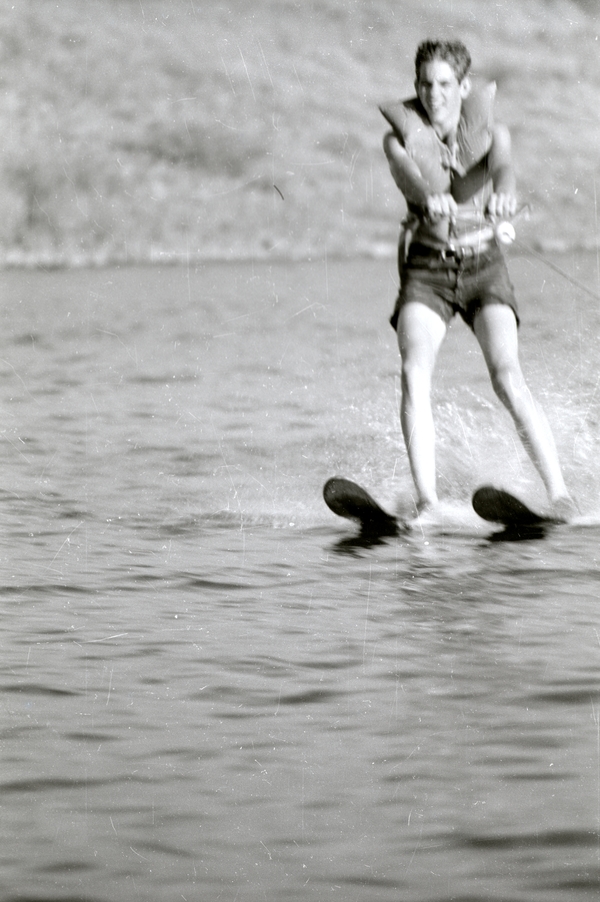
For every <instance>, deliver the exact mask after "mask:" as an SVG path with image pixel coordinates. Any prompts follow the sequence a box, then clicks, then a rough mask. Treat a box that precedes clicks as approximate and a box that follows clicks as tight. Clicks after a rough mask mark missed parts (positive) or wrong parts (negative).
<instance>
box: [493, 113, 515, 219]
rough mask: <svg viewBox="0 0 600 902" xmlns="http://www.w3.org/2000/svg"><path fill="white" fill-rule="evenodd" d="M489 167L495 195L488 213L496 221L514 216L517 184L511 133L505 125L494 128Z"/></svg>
mask: <svg viewBox="0 0 600 902" xmlns="http://www.w3.org/2000/svg"><path fill="white" fill-rule="evenodd" d="M488 166H489V173H490V176H491V178H492V185H493V194H492V196H491V197H490V199H489V201H488V205H487V212H488V213H489V215H490V216H493V217H495V218H496V219H502V218H508V217H510V216H514V215H515V213H516V211H517V182H516V178H515V172H514V169H513V164H512V153H511V142H510V132H509V130H508V129H507V128H506V126H505V125H496V126H495V127H494V133H493V140H492V147H491V149H490V152H489V154H488Z"/></svg>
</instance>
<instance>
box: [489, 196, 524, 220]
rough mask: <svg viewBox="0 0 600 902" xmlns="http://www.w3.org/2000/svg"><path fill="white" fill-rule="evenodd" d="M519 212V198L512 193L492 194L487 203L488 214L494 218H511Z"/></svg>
mask: <svg viewBox="0 0 600 902" xmlns="http://www.w3.org/2000/svg"><path fill="white" fill-rule="evenodd" d="M516 212H517V198H516V197H515V195H514V194H512V193H504V192H499V193H498V194H492V196H491V197H490V199H489V201H488V205H487V214H488V216H490V217H491V218H492V219H510V218H511V216H514V215H515V213H516Z"/></svg>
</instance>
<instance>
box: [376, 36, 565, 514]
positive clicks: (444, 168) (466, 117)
mask: <svg viewBox="0 0 600 902" xmlns="http://www.w3.org/2000/svg"><path fill="white" fill-rule="evenodd" d="M470 65H471V58H470V55H469V52H468V50H467V48H466V47H465V46H464V44H463V43H462V42H460V41H425V42H423V43H422V44H420V45H419V48H418V50H417V54H416V58H415V70H416V80H415V88H416V92H417V97H416V98H414V99H413V100H409V101H403V102H400V103H394V104H389V105H387V106H382V107H381V111H382V113H383V115H384V116H385V117H386V119H387V120H388V122H389V123H390V125H391V126H392V130H391V131H390V132H388V133H387V134H386V136H385V138H384V150H385V153H386V156H387V159H388V163H389V166H390V170H391V173H392V176H393V178H394V181H395V183H396V185H397V186H398V188H399V189H400V191H401V192H402V194H403V195H404V197H405V199H406V202H407V206H408V217H407V220H406V223H405V230H404V233H403V235H402V236H401V246H400V253H399V258H400V291H399V294H398V299H397V301H396V307H395V309H394V313H393V316H392V318H391V323H392V326H393V327H394V328H395V329H396V331H397V335H398V346H399V348H400V354H401V357H402V401H401V411H400V415H401V423H402V432H403V435H404V441H405V444H406V449H407V452H408V458H409V462H410V468H411V472H412V476H413V480H414V483H415V487H416V490H417V499H416V506H417V511H418V513H419V514H422V513H423V512H424V511H426V510H428V509H432V508H435V506H436V505H437V504H438V496H437V491H436V471H435V430H434V423H433V415H432V410H431V399H430V390H431V378H432V374H433V370H434V366H435V362H436V358H437V355H438V351H439V349H440V347H441V345H442V342H443V340H444V337H445V335H446V330H447V327H448V323H449V322H450V320H451V319H452V317H453V316H454V315H455V313H458V314H460V316H461V317H462V318H463V319H464V321H465V322H466V323H467V324H468V325H469V326H470V327H471V328H472V330H473V332H474V333H475V336H476V338H477V340H478V342H479V345H480V347H481V350H482V352H483V356H484V359H485V362H486V364H487V367H488V370H489V374H490V378H491V381H492V385H493V387H494V390H495V392H496V394H497V396H498V397H499V399H500V400H501V401H502V403H503V404H504V405H505V406H506V408H507V409H508V411H509V413H510V414H511V416H512V418H513V420H514V422H515V426H516V428H517V432H518V434H519V436H520V438H521V441H522V442H523V445H524V447H525V449H526V450H527V452H528V454H529V456H530V458H531V460H532V461H533V463H534V465H535V467H536V468H537V470H538V472H539V474H540V476H541V478H542V480H543V482H544V485H545V487H546V490H547V492H548V496H549V499H550V502H551V505H552V513H553V515H554V516H557V517H564V518H567V517H569V516H570V515H571V514H572V513H573V512H574V510H575V506H574V504H573V501H572V500H571V498H570V496H569V493H568V491H567V488H566V486H565V482H564V479H563V475H562V472H561V468H560V464H559V461H558V455H557V451H556V447H555V444H554V439H553V437H552V433H551V431H550V427H549V425H548V421H547V420H546V417H545V415H544V413H543V411H542V410H541V409H540V408H539V406H538V405H537V403H536V401H535V400H534V398H533V397H532V395H531V393H530V391H529V389H528V387H527V385H526V383H525V379H524V377H523V373H522V371H521V366H520V363H519V357H518V334H517V328H518V322H519V321H518V313H517V305H516V300H515V297H514V291H513V287H512V284H511V282H510V278H509V275H508V271H507V268H506V263H505V260H504V255H503V253H502V251H501V249H500V247H499V244H498V242H497V241H496V240H495V236H494V233H493V229H491V228H490V220H491V221H494V220H500V219H505V218H509V217H511V216H513V215H514V214H515V212H516V209H517V199H516V181H515V176H514V171H513V166H512V158H511V145H510V134H509V132H508V129H507V128H506V127H505V126H503V125H500V124H496V123H494V122H493V117H492V113H493V100H494V93H495V85H489V84H488V85H485V86H484V87H478V88H475V87H474V86H472V84H471V80H470V78H469V74H468V73H469V69H470ZM465 208H466V209H468V210H469V211H470V213H471V217H473V215H475V217H476V218H477V216H478V217H479V219H478V222H479V228H476V229H475V231H473V225H471V229H470V232H469V233H468V234H466V233H464V230H463V233H462V234H461V229H460V227H459V222H460V219H461V215H460V214H461V213H462V212H463V211H464V210H465Z"/></svg>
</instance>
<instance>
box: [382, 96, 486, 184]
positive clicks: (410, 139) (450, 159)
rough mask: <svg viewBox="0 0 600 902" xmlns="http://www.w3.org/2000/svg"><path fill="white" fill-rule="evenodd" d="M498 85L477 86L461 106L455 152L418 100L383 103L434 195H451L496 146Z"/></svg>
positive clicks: (388, 117) (393, 126) (389, 119)
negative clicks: (456, 181) (458, 180)
mask: <svg viewBox="0 0 600 902" xmlns="http://www.w3.org/2000/svg"><path fill="white" fill-rule="evenodd" d="M495 94H496V85H495V83H494V82H490V83H488V84H485V85H477V86H476V85H473V87H472V88H471V91H470V92H469V94H468V95H467V97H465V98H464V100H463V101H462V105H461V113H460V120H459V123H458V129H457V134H456V145H455V147H454V152H453V151H452V150H451V149H450V147H449V146H448V145H447V144H445V143H444V142H443V141H441V140H440V138H438V136H437V134H436V133H435V131H434V129H433V126H432V125H431V123H430V121H429V118H428V116H427V113H426V112H425V110H424V108H423V106H422V105H421V102H420V100H419V99H418V98H416V97H415V98H412V99H411V100H401V101H396V102H393V103H389V104H382V105H381V106H380V107H379V109H380V110H381V112H382V114H383V115H384V116H385V118H386V119H387V121H388V122H389V124H390V125H391V126H392V129H393V130H394V133H395V135H396V137H397V138H398V140H399V141H400V143H401V144H402V145H403V147H404V148H405V149H406V152H407V153H408V155H409V156H410V157H411V158H412V159H413V160H414V161H415V163H416V164H417V166H418V167H419V171H420V172H421V175H422V176H423V178H424V179H425V181H426V182H427V185H428V186H429V189H430V191H431V193H432V194H441V193H448V192H451V190H452V183H453V181H454V179H455V178H456V177H457V176H458V177H459V178H460V177H463V176H465V175H466V174H467V173H468V172H469V170H470V169H472V168H473V166H475V165H476V164H477V163H479V162H480V161H481V160H482V159H483V158H484V157H485V155H486V154H487V153H488V152H489V150H490V148H491V146H492V126H493V107H494V97H495Z"/></svg>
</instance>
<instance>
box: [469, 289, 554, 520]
mask: <svg viewBox="0 0 600 902" xmlns="http://www.w3.org/2000/svg"><path fill="white" fill-rule="evenodd" d="M473 328H474V331H475V335H476V336H477V340H478V341H479V344H480V346H481V350H482V351H483V356H484V358H485V362H486V364H487V367H488V370H489V373H490V378H491V380H492V385H493V387H494V391H495V392H496V394H497V395H498V397H499V398H500V400H501V401H502V403H503V404H504V405H505V407H506V408H507V410H508V411H509V413H510V414H511V416H512V418H513V420H514V422H515V426H516V427H517V432H518V433H519V436H520V438H521V441H522V442H523V445H524V446H525V449H526V451H527V453H528V454H529V456H530V457H531V460H532V461H533V463H534V465H535V467H536V468H537V470H538V472H539V474H540V476H541V477H542V480H543V482H544V485H545V486H546V490H547V492H548V495H549V497H550V500H551V501H552V502H553V503H555V504H556V503H558V505H559V506H560V505H561V503H562V502H564V501H566V500H567V499H569V493H568V491H567V487H566V485H565V482H564V479H563V475H562V472H561V469H560V464H559V461H558V454H557V452H556V446H555V444H554V439H553V437H552V433H551V431H550V426H549V424H548V421H547V419H546V416H545V414H544V413H543V411H542V410H541V408H540V407H538V405H537V403H536V401H535V399H534V398H533V396H532V394H531V392H530V391H529V388H528V387H527V385H526V383H525V378H524V376H523V373H522V371H521V365H520V363H519V344H518V333H517V322H516V319H515V315H514V313H513V311H512V310H511V308H510V307H508V306H506V305H504V304H489V305H487V306H485V307H482V309H481V310H480V311H479V312H478V314H477V316H476V317H475V322H474V326H473ZM565 512H566V511H565Z"/></svg>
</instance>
